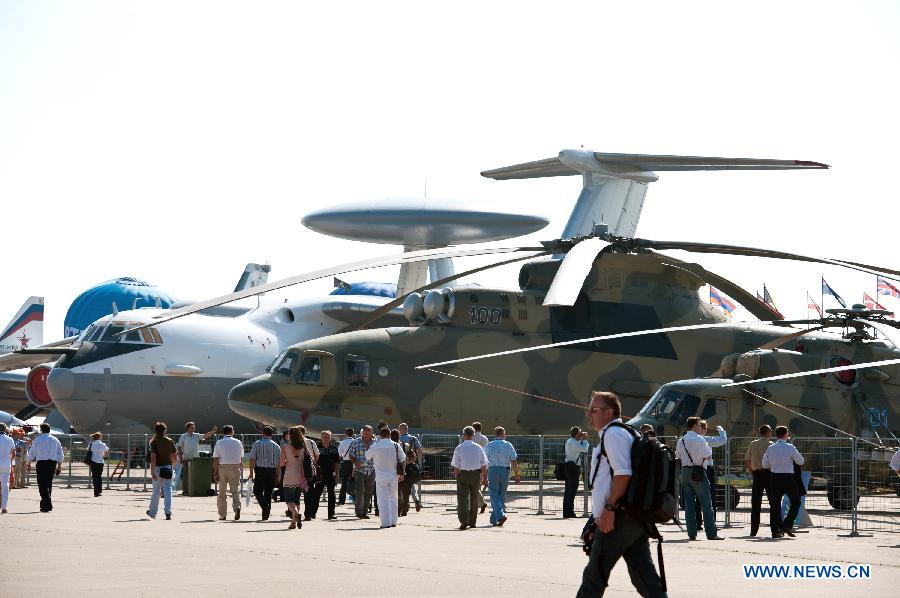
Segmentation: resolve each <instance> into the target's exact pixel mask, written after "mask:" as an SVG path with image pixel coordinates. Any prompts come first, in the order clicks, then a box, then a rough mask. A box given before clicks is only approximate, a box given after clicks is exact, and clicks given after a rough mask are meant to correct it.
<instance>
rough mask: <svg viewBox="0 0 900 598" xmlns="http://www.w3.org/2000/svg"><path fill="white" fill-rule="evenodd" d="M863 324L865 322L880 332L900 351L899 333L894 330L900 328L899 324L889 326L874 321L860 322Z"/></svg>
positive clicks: (885, 323)
mask: <svg viewBox="0 0 900 598" xmlns="http://www.w3.org/2000/svg"><path fill="white" fill-rule="evenodd" d="M860 321H861V322H865V323H866V324H868V325H869V326H871V327H872V328H874V329H875V330H877V331H878V332H880V333H881V334H883V335H884V338H886V339H887V340H888V342H890V343H891V344H892V345H894V348H896V349H900V338H898V335H897V333H895V332H894V330H893V329H895V328H897V327H898V326H900V324H898V323H897V322H893V323H892V324H888V323H887V322H878V321H874V320H860ZM885 325H886V326H885Z"/></svg>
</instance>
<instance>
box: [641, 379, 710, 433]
mask: <svg viewBox="0 0 900 598" xmlns="http://www.w3.org/2000/svg"><path fill="white" fill-rule="evenodd" d="M699 406H700V397H696V396H694V395H691V394H687V393H684V392H681V391H680V390H675V389H674V388H670V389H665V390H663V389H660V392H658V393H657V394H656V396H655V397H654V398H653V400H651V401H650V403H649V404H648V405H647V407H646V408H645V409H644V410H642V413H645V414H646V415H647V416H648V417H653V418H656V419H659V420H663V421H667V422H669V423H671V424H673V425H675V426H678V427H682V426H684V424H685V423H686V422H687V418H689V417H691V416H692V415H696V413H697V408H698V407H699Z"/></svg>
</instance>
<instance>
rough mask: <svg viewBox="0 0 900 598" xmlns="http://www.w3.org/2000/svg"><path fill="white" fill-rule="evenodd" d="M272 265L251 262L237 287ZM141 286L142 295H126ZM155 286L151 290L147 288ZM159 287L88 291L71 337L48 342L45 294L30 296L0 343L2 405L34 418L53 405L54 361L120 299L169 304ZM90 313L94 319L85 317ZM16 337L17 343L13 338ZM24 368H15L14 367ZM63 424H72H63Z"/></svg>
mask: <svg viewBox="0 0 900 598" xmlns="http://www.w3.org/2000/svg"><path fill="white" fill-rule="evenodd" d="M270 270H271V268H270V266H268V265H260V264H253V263H251V264H247V265H246V266H245V268H244V271H243V272H242V273H241V278H240V280H239V281H238V283H237V286H236V287H235V291H240V290H242V289H245V288H252V287H254V286H258V285H260V284H264V283H265V282H266V277H267V276H268V272H269V271H270ZM136 288H140V292H138V293H126V292H124V291H125V290H126V289H127V290H129V291H131V290H134V289H136ZM145 289H150V290H145ZM152 289H153V286H152V285H150V284H148V283H145V282H143V281H140V280H137V279H135V278H131V277H120V278H117V279H113V280H110V281H106V282H104V283H101V284H100V285H98V286H95V287H92V288H91V289H88V290H87V291H85V292H84V293H82V294H81V295H79V297H77V298H76V299H75V300H74V301H73V302H72V304H71V305H70V306H69V309H68V311H67V313H66V325H65V328H66V330H65V333H66V338H64V339H61V340H59V341H55V342H52V343H48V344H46V345H43V344H42V342H43V320H44V298H43V297H30V298H29V299H28V300H27V301H26V302H25V304H24V305H23V306H22V308H21V309H20V310H19V312H18V313H17V314H16V315H15V316H14V317H13V319H12V321H11V322H10V323H9V324H8V325H7V327H6V328H5V329H4V332H3V336H2V337H0V338H2V339H3V340H2V341H0V353H7V354H5V355H2V356H0V408H2V409H6V410H9V411H14V412H15V414H16V417H18V418H19V419H22V420H26V419H29V418H30V417H32V416H34V415H38V414H40V413H41V412H42V411H46V410H48V409H51V408H52V407H53V399H52V397H51V396H50V394H49V393H48V392H47V389H46V379H47V375H48V374H49V372H50V365H51V364H52V362H53V361H54V360H56V359H57V358H58V357H59V356H60V355H62V354H65V353H66V352H71V351H70V349H71V347H72V343H73V342H74V341H75V340H76V339H77V338H78V336H79V335H80V334H81V333H82V332H84V329H86V328H87V326H88V325H89V324H90V323H91V322H92V321H93V320H95V319H96V318H97V317H98V316H103V315H106V314H108V313H109V312H111V311H116V310H118V307H117V306H116V303H117V302H118V303H121V304H124V303H125V302H127V303H129V304H131V305H132V309H134V308H136V307H137V305H138V302H139V301H141V300H144V301H145V302H146V301H150V302H151V303H152V302H153V299H154V297H155V299H156V303H157V307H159V306H160V304H162V305H163V306H165V307H169V304H170V303H171V300H170V298H168V297H167V298H165V299H161V298H160V295H158V294H156V293H155V292H153V290H152ZM85 316H87V317H88V318H89V319H87V320H85V319H84V318H85ZM13 337H15V341H16V343H15V344H13V343H11V342H9V341H8V339H12V338H13ZM20 369H21V370H22V371H11V370H20ZM58 423H59V424H60V426H61V427H65V428H67V427H68V425H63V422H58Z"/></svg>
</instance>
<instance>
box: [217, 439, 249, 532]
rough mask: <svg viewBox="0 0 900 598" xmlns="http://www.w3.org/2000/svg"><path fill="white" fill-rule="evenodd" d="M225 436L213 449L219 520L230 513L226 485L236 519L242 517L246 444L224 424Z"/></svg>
mask: <svg viewBox="0 0 900 598" xmlns="http://www.w3.org/2000/svg"><path fill="white" fill-rule="evenodd" d="M222 433H223V434H225V437H224V438H222V439H221V440H220V441H218V442H217V443H216V448H214V449H213V479H214V480H215V481H216V482H217V484H218V496H217V497H216V498H217V500H216V505H217V507H218V509H219V520H220V521H225V516H226V515H227V514H228V509H227V503H226V500H227V499H226V498H225V491H226V487H227V488H228V489H230V490H231V507H232V509H233V510H234V520H235V521H237V520H238V519H240V518H241V478H243V477H244V445H243V444H241V441H240V440H238V439H237V438H235V437H234V428H233V427H232V426H222Z"/></svg>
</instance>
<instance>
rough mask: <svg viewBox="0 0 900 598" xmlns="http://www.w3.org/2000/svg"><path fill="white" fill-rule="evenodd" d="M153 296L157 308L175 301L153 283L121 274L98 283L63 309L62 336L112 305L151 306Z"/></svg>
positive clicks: (72, 333)
mask: <svg viewBox="0 0 900 598" xmlns="http://www.w3.org/2000/svg"><path fill="white" fill-rule="evenodd" d="M157 298H158V299H159V302H160V307H164V308H167V307H169V306H170V305H172V304H173V303H175V298H174V297H173V296H172V295H170V294H169V293H167V292H166V291H164V290H162V289H160V288H159V287H157V286H154V285H152V284H150V283H149V282H145V281H143V280H138V279H137V278H132V277H130V276H123V277H121V278H114V279H112V280H107V281H106V282H102V283H100V284H98V285H97V286H95V287H92V288H90V289H88V290H86V291H85V292H83V293H82V294H80V295H78V297H76V298H75V300H74V301H73V302H72V305H70V306H69V311H68V312H66V320H65V323H64V325H65V331H64V332H63V334H64V335H65V336H66V337H69V336H75V335H77V334H80V333H81V332H82V331H84V330H85V329H86V328H87V327H88V326H89V325H90V324H91V323H92V322H94V321H96V320H97V319H99V318H102V317H103V316H106V315H109V314H111V313H112V311H113V310H112V304H113V302H115V303H116V307H117V308H118V309H119V310H120V311H124V310H127V309H132V308H138V307H153V306H154V305H155V304H156V300H157Z"/></svg>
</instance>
